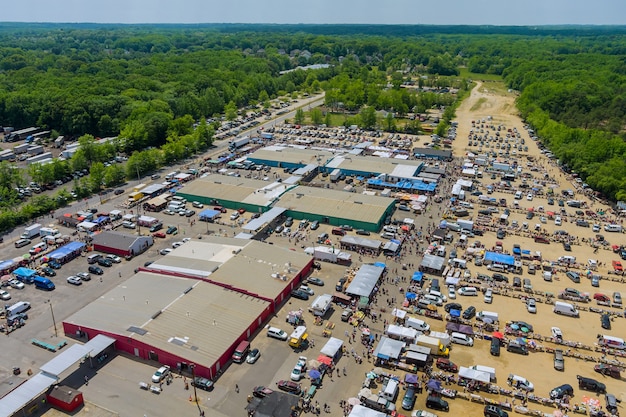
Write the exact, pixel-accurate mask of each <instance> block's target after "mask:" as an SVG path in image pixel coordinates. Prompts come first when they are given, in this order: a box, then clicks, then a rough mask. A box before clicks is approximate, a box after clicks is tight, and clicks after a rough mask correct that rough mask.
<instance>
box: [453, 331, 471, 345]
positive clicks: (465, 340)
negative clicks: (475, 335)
mask: <svg viewBox="0 0 626 417" xmlns="http://www.w3.org/2000/svg"><path fill="white" fill-rule="evenodd" d="M450 341H452V343H456V344H458V345H465V346H474V339H472V338H471V337H469V336H468V335H466V334H463V333H459V332H453V333H452V334H451V335H450Z"/></svg>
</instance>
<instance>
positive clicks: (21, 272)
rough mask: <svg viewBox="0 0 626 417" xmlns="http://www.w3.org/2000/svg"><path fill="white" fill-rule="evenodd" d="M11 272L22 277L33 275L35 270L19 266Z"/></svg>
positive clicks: (35, 273) (35, 272)
mask: <svg viewBox="0 0 626 417" xmlns="http://www.w3.org/2000/svg"><path fill="white" fill-rule="evenodd" d="M13 274H14V275H15V276H16V277H18V278H21V279H24V278H30V277H34V276H35V275H37V271H35V270H34V269H30V268H24V267H19V268H17V269H16V270H15V271H13Z"/></svg>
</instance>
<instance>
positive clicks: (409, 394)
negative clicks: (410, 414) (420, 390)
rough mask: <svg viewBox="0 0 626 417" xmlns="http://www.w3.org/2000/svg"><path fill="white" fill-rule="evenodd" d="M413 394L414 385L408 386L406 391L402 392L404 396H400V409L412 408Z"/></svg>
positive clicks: (413, 402) (413, 405)
mask: <svg viewBox="0 0 626 417" xmlns="http://www.w3.org/2000/svg"><path fill="white" fill-rule="evenodd" d="M415 394H416V390H415V388H414V387H408V388H407V390H406V392H405V393H404V397H403V398H402V409H403V410H412V409H413V407H415Z"/></svg>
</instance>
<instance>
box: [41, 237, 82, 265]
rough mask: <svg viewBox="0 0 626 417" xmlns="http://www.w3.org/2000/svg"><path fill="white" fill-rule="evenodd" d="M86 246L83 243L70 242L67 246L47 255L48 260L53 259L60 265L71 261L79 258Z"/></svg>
mask: <svg viewBox="0 0 626 417" xmlns="http://www.w3.org/2000/svg"><path fill="white" fill-rule="evenodd" d="M86 246H87V245H85V244H84V243H83V242H70V243H68V244H67V245H64V246H61V247H60V248H59V249H57V250H55V251H54V252H51V253H49V254H48V255H47V257H48V258H50V259H54V260H56V261H58V262H60V263H65V262H68V261H71V260H72V259H74V258H76V257H77V256H80V253H81V252H82V251H83V250H84V249H85V247H86Z"/></svg>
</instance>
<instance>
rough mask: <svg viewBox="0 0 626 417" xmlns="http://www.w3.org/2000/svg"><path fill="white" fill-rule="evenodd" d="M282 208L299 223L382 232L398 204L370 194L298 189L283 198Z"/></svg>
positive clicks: (312, 188)
mask: <svg viewBox="0 0 626 417" xmlns="http://www.w3.org/2000/svg"><path fill="white" fill-rule="evenodd" d="M278 204H279V205H280V206H281V207H284V208H286V209H287V212H286V214H287V215H288V216H291V217H293V218H295V219H308V220H311V221H313V220H318V221H319V222H322V223H327V224H331V225H334V226H339V225H343V224H348V225H350V226H352V227H354V228H357V229H365V230H370V231H378V230H380V229H381V227H382V226H383V223H384V221H385V218H386V217H387V216H390V215H391V214H392V213H393V211H394V200H393V199H391V198H387V197H379V196H374V195H367V194H356V193H349V192H345V191H337V190H329V189H325V188H315V187H303V186H300V187H297V188H293V189H291V190H289V191H287V192H286V193H285V194H283V195H282V197H281V198H280V201H279V202H278Z"/></svg>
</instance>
